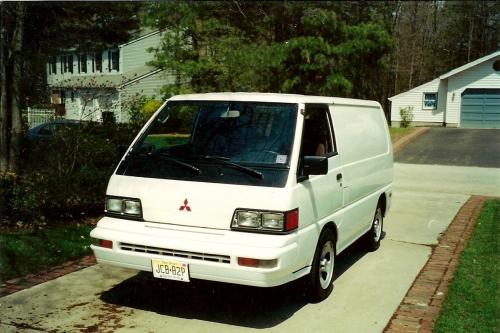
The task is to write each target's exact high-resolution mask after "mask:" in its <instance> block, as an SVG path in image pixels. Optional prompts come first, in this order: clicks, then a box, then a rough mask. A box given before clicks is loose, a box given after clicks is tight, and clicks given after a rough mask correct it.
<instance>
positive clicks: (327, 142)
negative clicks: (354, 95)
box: [301, 105, 335, 156]
mask: <svg viewBox="0 0 500 333" xmlns="http://www.w3.org/2000/svg"><path fill="white" fill-rule="evenodd" d="M328 112H329V110H328V106H327V105H306V111H305V120H304V130H303V136H302V148H301V152H302V156H330V155H331V153H333V152H334V151H335V147H334V145H333V140H332V133H331V130H330V129H331V126H330V117H329V115H328Z"/></svg>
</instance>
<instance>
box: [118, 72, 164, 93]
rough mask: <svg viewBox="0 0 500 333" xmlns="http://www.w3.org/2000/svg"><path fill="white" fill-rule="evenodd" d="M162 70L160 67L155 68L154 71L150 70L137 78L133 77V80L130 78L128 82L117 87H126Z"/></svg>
mask: <svg viewBox="0 0 500 333" xmlns="http://www.w3.org/2000/svg"><path fill="white" fill-rule="evenodd" d="M161 71H163V69H161V68H159V69H156V70H154V71H152V72H149V73H146V74H143V75H141V76H139V77H136V78H135V79H133V80H130V81H128V82H125V83H122V84H121V85H118V87H117V88H118V89H121V88H123V87H126V86H128V85H131V84H132V83H135V82H137V81H140V80H142V79H145V78H147V77H148V76H151V75H154V74H156V73H159V72H161Z"/></svg>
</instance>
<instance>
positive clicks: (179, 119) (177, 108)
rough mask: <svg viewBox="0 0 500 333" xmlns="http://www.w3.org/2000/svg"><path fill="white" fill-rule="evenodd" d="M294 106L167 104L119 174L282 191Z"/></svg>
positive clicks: (121, 166) (289, 150) (295, 117)
mask: <svg viewBox="0 0 500 333" xmlns="http://www.w3.org/2000/svg"><path fill="white" fill-rule="evenodd" d="M296 120H297V104H288V103H262V102H239V101H172V102H169V103H167V105H166V106H165V107H164V108H163V110H161V111H160V113H159V114H158V115H157V116H156V118H155V119H154V120H153V121H152V122H151V123H150V125H149V127H148V128H147V129H146V131H145V132H144V133H143V135H142V136H141V137H140V139H139V140H138V141H137V142H136V144H135V145H134V147H132V150H131V152H130V153H129V154H128V156H127V157H126V159H125V160H124V162H123V163H122V165H120V167H119V168H118V173H120V174H124V175H130V176H138V177H153V178H165V179H182V180H191V181H206V182H221V183H233V184H245V185H262V186H284V184H285V183H286V177H287V174H288V169H289V164H290V156H291V149H292V144H293V138H294V132H295V124H296Z"/></svg>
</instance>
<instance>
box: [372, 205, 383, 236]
mask: <svg viewBox="0 0 500 333" xmlns="http://www.w3.org/2000/svg"><path fill="white" fill-rule="evenodd" d="M373 234H374V238H375V241H376V242H378V241H379V239H380V236H381V235H382V212H381V211H380V208H378V209H377V213H376V214H375V217H374V219H373Z"/></svg>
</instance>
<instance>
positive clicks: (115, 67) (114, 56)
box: [108, 50, 120, 72]
mask: <svg viewBox="0 0 500 333" xmlns="http://www.w3.org/2000/svg"><path fill="white" fill-rule="evenodd" d="M108 70H109V71H110V72H111V71H116V72H119V71H120V50H109V51H108Z"/></svg>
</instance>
